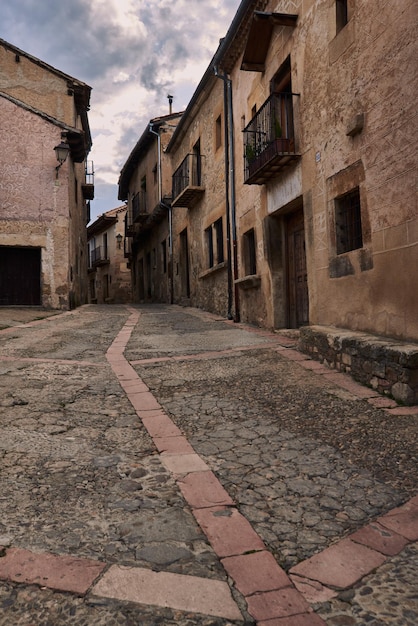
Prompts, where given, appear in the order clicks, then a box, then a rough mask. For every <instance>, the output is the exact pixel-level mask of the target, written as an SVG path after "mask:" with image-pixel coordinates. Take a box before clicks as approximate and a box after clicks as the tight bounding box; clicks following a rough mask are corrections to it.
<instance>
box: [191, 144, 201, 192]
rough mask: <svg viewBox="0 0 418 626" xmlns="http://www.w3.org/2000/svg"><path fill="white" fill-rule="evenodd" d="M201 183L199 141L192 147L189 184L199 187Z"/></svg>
mask: <svg viewBox="0 0 418 626" xmlns="http://www.w3.org/2000/svg"><path fill="white" fill-rule="evenodd" d="M201 182H202V155H201V153H200V139H198V141H196V143H195V145H194V146H193V168H192V180H191V184H192V185H193V186H196V187H200V185H201Z"/></svg>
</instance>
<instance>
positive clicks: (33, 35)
mask: <svg viewBox="0 0 418 626" xmlns="http://www.w3.org/2000/svg"><path fill="white" fill-rule="evenodd" d="M239 4H240V0H206V1H205V2H200V1H199V2H198V1H197V0H71V2H57V1H56V0H38V1H36V2H35V0H14V1H13V3H11V2H1V3H0V24H1V25H2V33H1V36H2V37H3V38H4V39H6V40H7V41H9V42H11V43H13V44H14V45H16V46H18V47H20V48H22V49H23V50H25V51H26V52H29V53H30V54H33V55H34V56H37V57H39V58H40V59H42V60H43V61H46V62H47V63H50V64H51V65H53V66H54V67H57V68H58V69H60V70H62V71H63V72H66V73H68V74H70V75H72V76H74V77H76V78H78V79H79V80H83V81H84V82H86V83H88V84H89V85H91V86H92V87H93V92H92V100H91V109H90V112H89V121H90V127H91V130H92V136H93V150H92V153H91V155H90V157H91V158H92V159H93V160H94V162H95V170H96V181H95V183H96V193H95V196H96V199H95V200H94V201H93V204H92V213H93V217H94V216H95V215H96V214H101V213H103V212H104V211H106V210H109V209H110V208H113V207H112V206H109V203H112V202H116V204H115V205H113V206H117V204H118V202H119V201H118V200H117V187H116V185H117V181H118V176H119V171H120V169H121V167H122V166H123V163H124V161H125V160H126V159H127V157H128V156H129V153H130V151H131V150H132V148H133V146H134V145H135V143H136V142H137V140H138V138H139V137H140V135H141V134H142V132H143V130H144V128H145V125H146V123H147V121H148V120H149V119H150V118H152V117H155V116H157V115H162V114H164V113H167V112H168V103H167V94H168V93H172V94H173V95H174V98H175V99H174V110H177V111H178V110H182V109H184V108H185V107H186V105H187V103H188V101H189V99H190V97H191V96H192V94H193V91H194V89H195V88H196V86H197V84H198V83H199V81H200V79H201V77H202V75H203V73H204V71H205V70H206V67H207V65H208V63H209V61H210V59H211V57H212V55H213V54H214V53H215V51H216V48H217V46H218V43H219V39H220V38H221V37H223V36H224V35H225V33H226V31H227V29H228V27H229V25H230V22H231V20H232V18H233V16H234V14H235V11H236V10H237V8H238V6H239ZM102 186H103V192H102V191H101V187H102ZM112 186H113V187H114V193H112ZM113 198H114V200H113Z"/></svg>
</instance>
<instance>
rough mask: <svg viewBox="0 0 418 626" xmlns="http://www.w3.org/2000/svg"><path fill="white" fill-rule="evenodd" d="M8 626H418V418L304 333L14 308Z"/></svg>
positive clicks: (0, 453) (5, 437) (159, 308)
mask: <svg viewBox="0 0 418 626" xmlns="http://www.w3.org/2000/svg"><path fill="white" fill-rule="evenodd" d="M0 374H1V376H0V470H1V490H0V625H1V626H17V625H19V626H21V625H22V626H23V625H24V626H61V625H67V624H68V625H69V624H76V625H77V626H78V625H82V626H116V625H127V626H134V625H141V626H153V625H156V624H161V625H163V626H166V625H168V626H194V625H199V626H227V625H228V626H231V625H233V626H236V625H250V624H258V625H259V626H321V624H322V625H324V624H326V625H327V626H356V625H364V624H371V625H373V626H381V625H385V624H390V625H391V626H415V625H416V624H417V623H418V596H417V589H418V559H417V556H418V543H417V542H418V496H417V474H418V458H417V457H418V455H417V423H418V407H397V406H396V405H395V403H394V402H393V401H392V400H390V399H388V398H383V397H381V396H377V395H376V393H375V392H374V391H373V390H371V389H368V388H366V387H362V386H361V385H359V384H357V383H355V382H354V381H353V380H352V379H350V378H349V377H347V376H345V375H343V374H339V373H336V372H332V371H330V370H328V369H326V368H325V367H324V366H322V365H321V364H319V363H317V362H315V361H312V360H310V359H308V358H307V357H306V356H304V355H303V354H301V353H300V352H298V351H297V349H296V338H295V335H294V334H292V333H286V332H284V333H282V334H280V333H272V332H267V331H262V330H259V329H255V328H251V327H249V326H245V325H240V324H233V323H232V322H228V321H226V320H225V319H223V318H220V317H217V316H214V315H211V314H208V313H205V312H203V311H199V310H196V309H190V308H182V307H177V306H171V307H170V306H165V305H149V306H146V305H143V306H122V305H120V306H116V305H114V306H103V307H101V306H93V305H91V306H84V307H81V308H79V309H76V310H74V311H71V312H68V313H64V314H55V315H52V314H48V315H46V313H45V312H42V311H36V310H34V309H32V310H23V309H22V310H12V309H1V310H0Z"/></svg>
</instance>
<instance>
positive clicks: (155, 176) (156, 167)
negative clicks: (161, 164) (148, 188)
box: [152, 163, 158, 185]
mask: <svg viewBox="0 0 418 626" xmlns="http://www.w3.org/2000/svg"><path fill="white" fill-rule="evenodd" d="M152 173H153V175H154V185H156V184H157V183H158V165H157V163H156V164H155V165H154V167H153V168H152Z"/></svg>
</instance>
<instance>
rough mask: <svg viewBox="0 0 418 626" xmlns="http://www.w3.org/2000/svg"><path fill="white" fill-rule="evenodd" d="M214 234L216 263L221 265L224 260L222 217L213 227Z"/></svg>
mask: <svg viewBox="0 0 418 626" xmlns="http://www.w3.org/2000/svg"><path fill="white" fill-rule="evenodd" d="M213 227H214V230H215V234H216V256H217V261H218V263H223V262H224V260H225V258H224V232H223V224H222V217H220V218H219V219H218V220H216V222H215V223H214V225H213Z"/></svg>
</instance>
